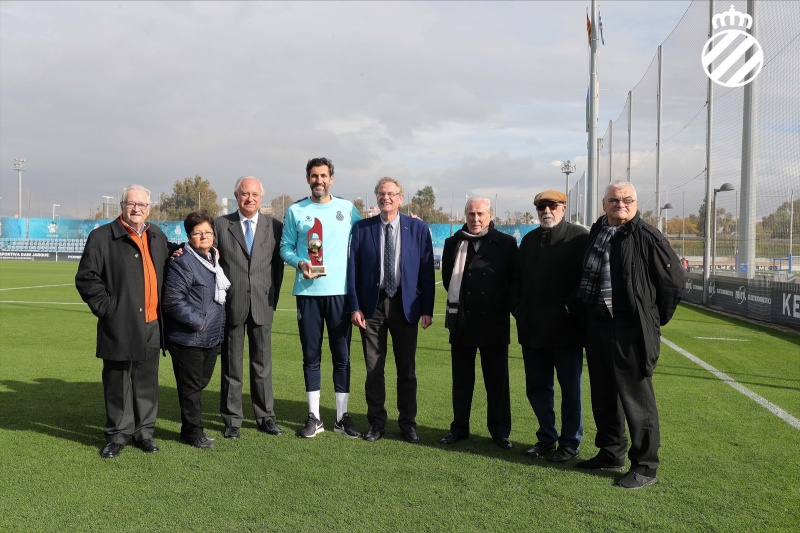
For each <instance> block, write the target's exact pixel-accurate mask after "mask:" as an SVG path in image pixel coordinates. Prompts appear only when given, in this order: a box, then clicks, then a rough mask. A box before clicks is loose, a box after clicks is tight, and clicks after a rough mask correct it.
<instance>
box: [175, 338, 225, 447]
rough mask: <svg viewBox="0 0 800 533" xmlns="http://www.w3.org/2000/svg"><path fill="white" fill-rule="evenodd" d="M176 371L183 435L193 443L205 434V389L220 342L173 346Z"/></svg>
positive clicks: (215, 362)
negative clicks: (208, 346) (203, 344)
mask: <svg viewBox="0 0 800 533" xmlns="http://www.w3.org/2000/svg"><path fill="white" fill-rule="evenodd" d="M169 353H170V355H171V356H172V370H173V371H174V372H175V383H176V384H177V387H178V403H179V404H180V406H181V437H183V439H184V440H187V441H189V442H191V441H193V440H196V439H199V438H200V437H202V436H203V434H204V432H203V401H202V395H203V390H204V389H205V388H206V386H208V382H209V381H211V376H213V375H214V367H215V366H216V364H217V354H219V344H218V345H216V346H212V347H210V348H199V347H196V346H181V345H176V346H171V347H170V349H169Z"/></svg>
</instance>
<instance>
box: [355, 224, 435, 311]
mask: <svg viewBox="0 0 800 533" xmlns="http://www.w3.org/2000/svg"><path fill="white" fill-rule="evenodd" d="M381 261H382V257H381V217H380V216H374V217H370V218H365V219H363V220H359V221H358V222H356V224H355V225H354V226H353V230H352V234H351V237H350V257H349V259H348V261H347V302H348V305H349V307H350V311H351V312H354V311H361V312H362V313H364V317H365V318H368V319H369V318H372V315H373V314H374V313H375V308H376V307H377V305H378V298H379V293H380V283H381ZM400 294H401V296H402V299H403V313H404V314H405V317H406V320H408V321H409V323H411V324H415V323H417V322H419V319H420V317H421V316H422V315H429V316H433V299H434V273H433V244H432V243H431V232H430V230H429V229H428V225H427V224H425V223H424V222H423V221H422V220H419V219H416V218H412V217H409V216H406V215H400Z"/></svg>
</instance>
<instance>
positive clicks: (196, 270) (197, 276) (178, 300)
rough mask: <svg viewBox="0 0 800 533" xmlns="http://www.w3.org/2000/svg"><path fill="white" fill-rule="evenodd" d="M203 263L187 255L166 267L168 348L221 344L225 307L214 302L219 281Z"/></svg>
mask: <svg viewBox="0 0 800 533" xmlns="http://www.w3.org/2000/svg"><path fill="white" fill-rule="evenodd" d="M211 252H212V253H214V250H212V251H211ZM198 253H199V252H198ZM201 261H204V259H198V258H197V257H195V256H194V255H193V254H191V253H189V252H184V253H183V254H182V255H180V256H179V257H177V258H175V259H173V260H172V261H170V263H169V265H168V266H167V274H166V278H165V280H164V292H163V302H162V307H163V309H164V319H165V320H164V322H165V325H164V329H165V331H166V338H167V348H169V347H171V346H174V345H176V344H177V345H181V346H194V347H198V348H212V347H214V346H217V345H220V344H222V339H223V337H224V335H225V305H224V304H219V303H217V302H216V301H215V300H214V292H215V289H216V277H215V275H214V273H213V272H211V271H210V270H208V269H207V268H206V267H205V266H204V265H202V264H201ZM209 264H211V263H209Z"/></svg>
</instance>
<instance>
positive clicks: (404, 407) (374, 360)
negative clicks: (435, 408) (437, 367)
mask: <svg viewBox="0 0 800 533" xmlns="http://www.w3.org/2000/svg"><path fill="white" fill-rule="evenodd" d="M366 322H367V328H366V329H361V330H360V331H361V344H362V347H363V349H364V360H365V362H366V365H367V381H366V384H365V386H364V389H365V393H366V400H367V419H368V420H369V424H370V426H377V427H380V428H382V427H384V426H386V421H387V420H388V415H387V412H386V407H385V404H386V380H385V377H384V368H385V366H386V350H387V345H386V340H387V333H390V334H391V335H392V346H393V351H394V362H395V366H396V367H397V411H398V413H399V416H398V423H399V425H400V427H401V428H406V427H416V425H417V422H416V419H417V374H416V353H417V332H418V330H419V327H418V324H411V323H409V322H408V320H406V317H405V315H404V314H403V300H402V296H401V295H400V292H399V291H398V292H397V293H396V294H395V295H394V296H393V297H391V298H388V297H385V293H384V292H383V291H381V299H380V301H379V302H378V306H377V308H376V309H375V313H374V314H373V315H372V318H370V319H368V320H367V321H366Z"/></svg>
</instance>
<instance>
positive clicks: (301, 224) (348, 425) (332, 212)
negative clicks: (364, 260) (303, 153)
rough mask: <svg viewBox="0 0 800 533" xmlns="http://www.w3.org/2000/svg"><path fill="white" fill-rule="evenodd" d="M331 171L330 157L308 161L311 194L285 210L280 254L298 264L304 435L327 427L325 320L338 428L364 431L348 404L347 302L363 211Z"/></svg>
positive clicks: (345, 431) (354, 435)
mask: <svg viewBox="0 0 800 533" xmlns="http://www.w3.org/2000/svg"><path fill="white" fill-rule="evenodd" d="M333 172H334V171H333V162H332V161H331V160H329V159H326V158H324V157H320V158H315V159H311V160H309V161H308V164H307V165H306V181H307V182H308V185H309V187H310V188H311V195H310V196H308V197H307V198H304V199H302V200H299V201H297V202H295V203H294V204H292V205H291V206H290V207H289V209H288V210H287V211H286V216H285V219H284V222H283V235H282V236H281V257H282V258H283V260H284V261H286V262H287V263H288V264H289V265H291V266H293V267H294V268H296V269H297V275H296V277H295V281H294V288H293V289H292V294H293V295H294V296H295V297H296V298H297V325H298V327H299V330H300V344H301V346H302V349H303V375H304V378H305V386H306V396H307V399H308V418H307V419H306V423H305V426H304V427H303V428H301V429H300V431H298V432H297V436H298V437H304V438H311V437H314V436H316V435H317V434H318V433H321V432H322V431H325V429H324V425H323V423H322V420H321V419H320V413H319V401H320V388H321V381H322V380H321V377H320V376H321V373H320V362H321V359H322V336H323V328H324V326H325V325H327V328H328V343H329V345H330V349H331V356H332V359H333V387H334V392H335V395H336V423H335V425H334V431H335V432H336V433H341V434H343V435H346V436H348V437H352V438H358V437H360V436H361V431H359V429H358V428H357V427H356V425H355V424H354V423H353V420H352V419H351V418H350V414H349V413H348V410H347V403H348V400H349V396H350V335H351V323H350V313H349V312H348V310H347V308H346V305H345V294H346V292H347V291H346V288H347V250H348V241H349V238H350V229H351V228H352V226H353V224H355V223H356V222H357V221H358V220H360V219H361V215H360V214H359V213H358V210H357V209H356V208H355V206H354V205H353V203H352V202H350V201H348V200H345V199H343V198H336V197H334V196H333V195H331V193H330V186H331V184H332V183H333V179H334V176H333Z"/></svg>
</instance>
